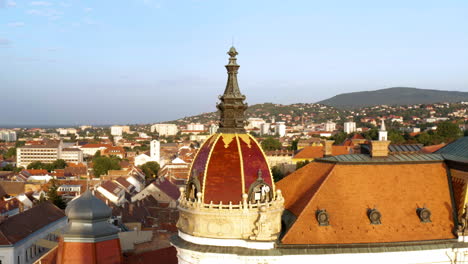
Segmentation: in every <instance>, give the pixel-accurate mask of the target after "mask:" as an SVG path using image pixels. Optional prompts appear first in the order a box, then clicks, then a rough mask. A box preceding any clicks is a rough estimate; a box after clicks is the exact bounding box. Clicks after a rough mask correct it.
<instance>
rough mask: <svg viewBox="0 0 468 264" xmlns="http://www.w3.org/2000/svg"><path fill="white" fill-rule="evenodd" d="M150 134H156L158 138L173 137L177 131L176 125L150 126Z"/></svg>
mask: <svg viewBox="0 0 468 264" xmlns="http://www.w3.org/2000/svg"><path fill="white" fill-rule="evenodd" d="M151 132H157V133H158V134H159V135H160V136H174V135H177V133H178V132H179V129H178V128H177V125H176V124H154V125H152V126H151Z"/></svg>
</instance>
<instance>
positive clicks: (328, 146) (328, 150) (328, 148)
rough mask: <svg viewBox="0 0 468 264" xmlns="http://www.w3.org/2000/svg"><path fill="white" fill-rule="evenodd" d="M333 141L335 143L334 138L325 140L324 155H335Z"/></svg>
mask: <svg viewBox="0 0 468 264" xmlns="http://www.w3.org/2000/svg"><path fill="white" fill-rule="evenodd" d="M333 143H335V141H334V140H325V141H324V142H323V156H324V157H329V156H333Z"/></svg>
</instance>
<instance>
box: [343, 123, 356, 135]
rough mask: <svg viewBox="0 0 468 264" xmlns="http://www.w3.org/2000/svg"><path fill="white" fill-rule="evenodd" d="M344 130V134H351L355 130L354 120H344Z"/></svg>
mask: <svg viewBox="0 0 468 264" xmlns="http://www.w3.org/2000/svg"><path fill="white" fill-rule="evenodd" d="M344 132H345V133H346V134H351V133H354V132H356V122H351V121H350V122H344Z"/></svg>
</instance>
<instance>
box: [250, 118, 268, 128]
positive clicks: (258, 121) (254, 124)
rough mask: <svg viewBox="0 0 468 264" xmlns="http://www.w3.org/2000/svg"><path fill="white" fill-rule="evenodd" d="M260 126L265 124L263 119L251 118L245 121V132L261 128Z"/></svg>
mask: <svg viewBox="0 0 468 264" xmlns="http://www.w3.org/2000/svg"><path fill="white" fill-rule="evenodd" d="M262 124H265V120H264V119H263V118H255V117H251V118H248V119H247V127H246V129H247V130H250V129H253V128H261V126H262Z"/></svg>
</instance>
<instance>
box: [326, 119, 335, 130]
mask: <svg viewBox="0 0 468 264" xmlns="http://www.w3.org/2000/svg"><path fill="white" fill-rule="evenodd" d="M324 128H325V131H330V132H333V131H335V130H336V123H335V122H332V121H327V122H326V123H325V125H324Z"/></svg>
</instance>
